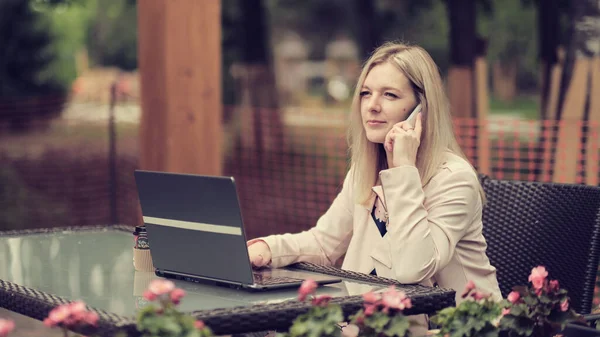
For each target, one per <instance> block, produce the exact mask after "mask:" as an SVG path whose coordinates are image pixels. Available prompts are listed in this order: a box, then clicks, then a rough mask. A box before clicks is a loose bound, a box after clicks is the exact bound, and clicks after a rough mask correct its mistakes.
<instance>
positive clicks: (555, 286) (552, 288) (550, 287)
mask: <svg viewBox="0 0 600 337" xmlns="http://www.w3.org/2000/svg"><path fill="white" fill-rule="evenodd" d="M559 288H560V287H559V285H558V281H557V280H552V281H550V283H549V284H548V291H557V290H558V289H559Z"/></svg>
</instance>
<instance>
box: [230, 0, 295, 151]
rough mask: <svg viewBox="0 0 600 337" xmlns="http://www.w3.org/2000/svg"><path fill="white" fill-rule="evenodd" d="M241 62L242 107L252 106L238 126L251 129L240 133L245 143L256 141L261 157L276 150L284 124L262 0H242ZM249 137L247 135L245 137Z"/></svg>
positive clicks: (238, 72) (237, 74) (235, 73)
mask: <svg viewBox="0 0 600 337" xmlns="http://www.w3.org/2000/svg"><path fill="white" fill-rule="evenodd" d="M238 5H239V8H240V12H241V15H240V17H239V19H240V22H239V31H238V32H239V34H238V35H237V36H238V38H237V39H236V42H237V45H239V49H238V50H239V56H240V60H239V64H237V65H235V67H234V68H233V69H232V71H233V77H234V79H235V80H236V82H237V83H238V85H237V87H238V88H239V91H238V92H240V94H241V96H240V100H241V103H242V106H246V107H249V108H250V109H251V111H252V115H249V114H248V112H249V111H246V110H245V109H243V110H242V112H241V115H240V116H239V118H240V121H239V126H240V127H241V126H242V125H243V126H244V127H247V128H249V129H250V130H252V132H251V135H252V136H248V135H249V134H248V133H245V132H242V133H241V137H242V138H241V140H242V143H243V144H242V145H243V146H246V145H250V144H253V146H254V148H255V149H256V150H257V154H258V156H259V159H260V156H261V154H262V153H263V151H265V150H276V149H278V148H279V146H280V145H281V143H282V137H283V136H282V134H283V124H282V120H281V116H280V111H279V102H278V96H277V88H276V86H275V74H274V72H273V66H272V55H271V44H270V40H269V36H270V34H269V17H268V12H267V8H266V5H265V3H264V2H263V0H239V2H238ZM246 136H248V137H246Z"/></svg>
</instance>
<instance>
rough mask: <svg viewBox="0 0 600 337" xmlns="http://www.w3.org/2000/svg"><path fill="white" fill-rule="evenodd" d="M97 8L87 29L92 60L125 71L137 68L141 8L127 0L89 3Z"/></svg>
mask: <svg viewBox="0 0 600 337" xmlns="http://www.w3.org/2000/svg"><path fill="white" fill-rule="evenodd" d="M87 1H88V3H89V4H90V6H93V7H95V8H96V11H95V15H94V16H93V17H92V18H91V22H90V23H89V28H88V30H87V45H88V46H89V52H90V60H91V61H92V62H94V63H95V64H98V65H101V66H114V67H118V68H119V69H123V70H134V69H136V68H137V62H138V60H137V5H136V3H135V2H131V1H129V2H128V1H123V0H87Z"/></svg>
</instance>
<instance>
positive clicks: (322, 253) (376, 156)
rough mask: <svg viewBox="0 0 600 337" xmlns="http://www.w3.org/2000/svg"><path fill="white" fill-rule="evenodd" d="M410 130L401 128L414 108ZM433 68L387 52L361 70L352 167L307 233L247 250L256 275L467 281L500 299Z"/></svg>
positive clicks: (458, 286) (394, 47) (425, 60)
mask: <svg viewBox="0 0 600 337" xmlns="http://www.w3.org/2000/svg"><path fill="white" fill-rule="evenodd" d="M418 105H420V107H421V113H419V114H418V115H417V117H416V118H415V122H414V124H413V122H411V121H405V120H406V119H407V117H408V116H409V114H410V113H411V112H412V111H413V110H414V109H415V108H416V107H417V106H418ZM449 110H450V109H449V104H448V101H447V98H446V96H445V93H444V88H443V83H442V79H441V77H440V74H439V71H438V68H437V66H436V65H435V63H434V61H433V60H432V59H431V57H430V56H429V54H428V53H427V52H426V51H425V50H424V49H422V48H420V47H417V46H408V45H404V44H398V43H387V44H385V45H383V46H381V47H380V48H378V49H377V50H376V51H375V52H374V53H373V55H372V56H371V57H370V58H369V60H368V61H367V62H366V64H365V66H364V68H363V70H362V73H361V75H360V77H359V79H358V85H357V87H356V91H355V93H354V98H353V102H352V111H351V126H350V144H351V147H350V150H351V156H352V159H351V166H350V170H349V172H348V174H347V176H346V178H345V181H344V184H343V188H342V191H341V192H340V193H339V194H338V196H337V197H336V198H335V200H334V201H333V204H332V205H331V206H330V208H329V209H328V210H327V212H326V213H325V214H324V215H323V216H322V217H321V218H320V219H319V220H318V222H317V224H316V226H315V227H313V228H311V229H310V230H308V231H304V232H302V233H297V234H283V235H271V236H268V237H264V238H258V239H254V240H251V241H249V242H248V252H249V255H250V260H251V262H252V264H253V265H254V266H256V267H262V266H272V267H282V266H286V265H288V264H291V263H295V262H301V261H307V262H313V263H317V264H324V265H332V264H333V263H335V261H336V260H337V259H339V258H340V257H341V256H342V255H343V254H346V256H345V258H344V262H343V265H342V269H346V270H351V271H356V272H362V273H367V274H369V273H372V274H376V275H378V276H382V277H388V278H393V279H396V280H398V281H399V282H401V283H421V284H423V285H428V286H433V285H435V284H437V285H439V286H440V287H443V288H452V289H454V290H456V292H457V297H456V300H457V303H458V302H460V301H461V300H462V299H461V297H460V294H461V293H462V291H463V289H464V288H465V286H466V284H467V282H468V281H470V280H472V281H474V282H475V285H476V286H477V288H478V289H479V290H480V291H483V292H487V293H490V294H492V296H493V298H495V299H498V300H499V299H501V294H500V290H499V288H498V283H497V279H496V269H495V268H494V267H493V266H491V265H490V262H489V260H488V257H487V256H486V252H485V250H486V246H487V245H486V242H485V239H484V237H483V235H482V222H481V216H482V207H483V204H484V198H485V197H484V194H483V190H482V189H481V186H480V184H479V180H478V178H477V174H476V172H475V170H474V169H473V167H472V166H471V165H470V164H469V163H468V161H467V160H466V159H465V156H464V154H463V153H462V151H461V149H460V147H459V145H458V143H457V141H456V138H455V136H454V133H453V126H452V120H451V116H450V111H449Z"/></svg>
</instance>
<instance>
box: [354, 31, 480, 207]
mask: <svg viewBox="0 0 600 337" xmlns="http://www.w3.org/2000/svg"><path fill="white" fill-rule="evenodd" d="M385 62H390V63H391V64H393V65H394V66H396V67H397V68H398V69H399V70H400V71H401V72H402V73H403V74H404V76H406V78H407V79H408V80H409V82H410V84H411V86H412V88H413V92H414V94H415V97H416V99H417V102H419V103H421V106H422V110H421V111H422V121H423V133H422V135H421V144H420V146H419V150H418V152H417V162H416V166H417V169H418V170H419V174H420V176H421V182H422V185H423V186H425V185H427V183H428V182H429V181H430V180H431V178H433V176H434V175H435V174H436V172H437V170H438V169H439V167H440V166H441V165H442V163H443V162H444V161H445V155H444V152H446V151H451V152H452V153H454V154H456V155H458V156H460V157H462V158H464V159H465V160H466V161H467V162H469V161H468V160H467V158H466V156H465V155H464V153H463V151H462V149H461V148H460V145H459V144H458V142H457V140H456V137H455V135H454V129H453V125H452V118H451V116H450V105H449V102H448V98H447V97H446V93H445V91H444V85H443V82H442V78H441V76H440V73H439V70H438V67H437V65H436V64H435V62H434V61H433V59H432V58H431V56H430V55H429V53H427V51H425V50H424V49H423V48H421V47H418V46H409V45H406V44H402V43H396V42H388V43H386V44H384V45H382V46H381V47H379V48H377V49H376V50H375V51H374V52H373V54H372V55H371V57H370V58H369V59H368V60H367V62H366V63H365V65H364V66H363V69H362V72H361V74H360V76H359V78H358V82H357V86H356V88H355V91H354V96H353V98H352V110H351V117H350V128H349V133H348V136H349V139H348V141H349V144H350V153H351V166H350V167H351V169H352V170H354V172H353V173H354V174H353V177H354V192H355V197H356V202H357V203H359V204H366V203H367V202H368V201H369V200H370V198H371V197H372V195H373V194H372V193H373V192H372V190H371V188H372V187H373V186H375V185H376V184H377V183H378V180H379V172H380V171H381V170H384V169H387V168H388V163H387V158H386V153H385V149H384V148H383V145H382V144H377V143H372V142H370V141H369V140H368V139H367V136H366V134H365V129H364V126H363V122H362V117H361V111H360V99H361V97H360V91H361V87H362V86H363V83H364V81H365V78H366V77H367V74H368V73H369V71H371V69H373V67H375V66H376V65H379V64H383V63H385ZM471 167H472V166H471ZM473 170H474V169H473ZM474 171H475V170H474ZM479 190H480V196H481V198H482V201H484V194H483V190H482V189H481V186H479Z"/></svg>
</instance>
